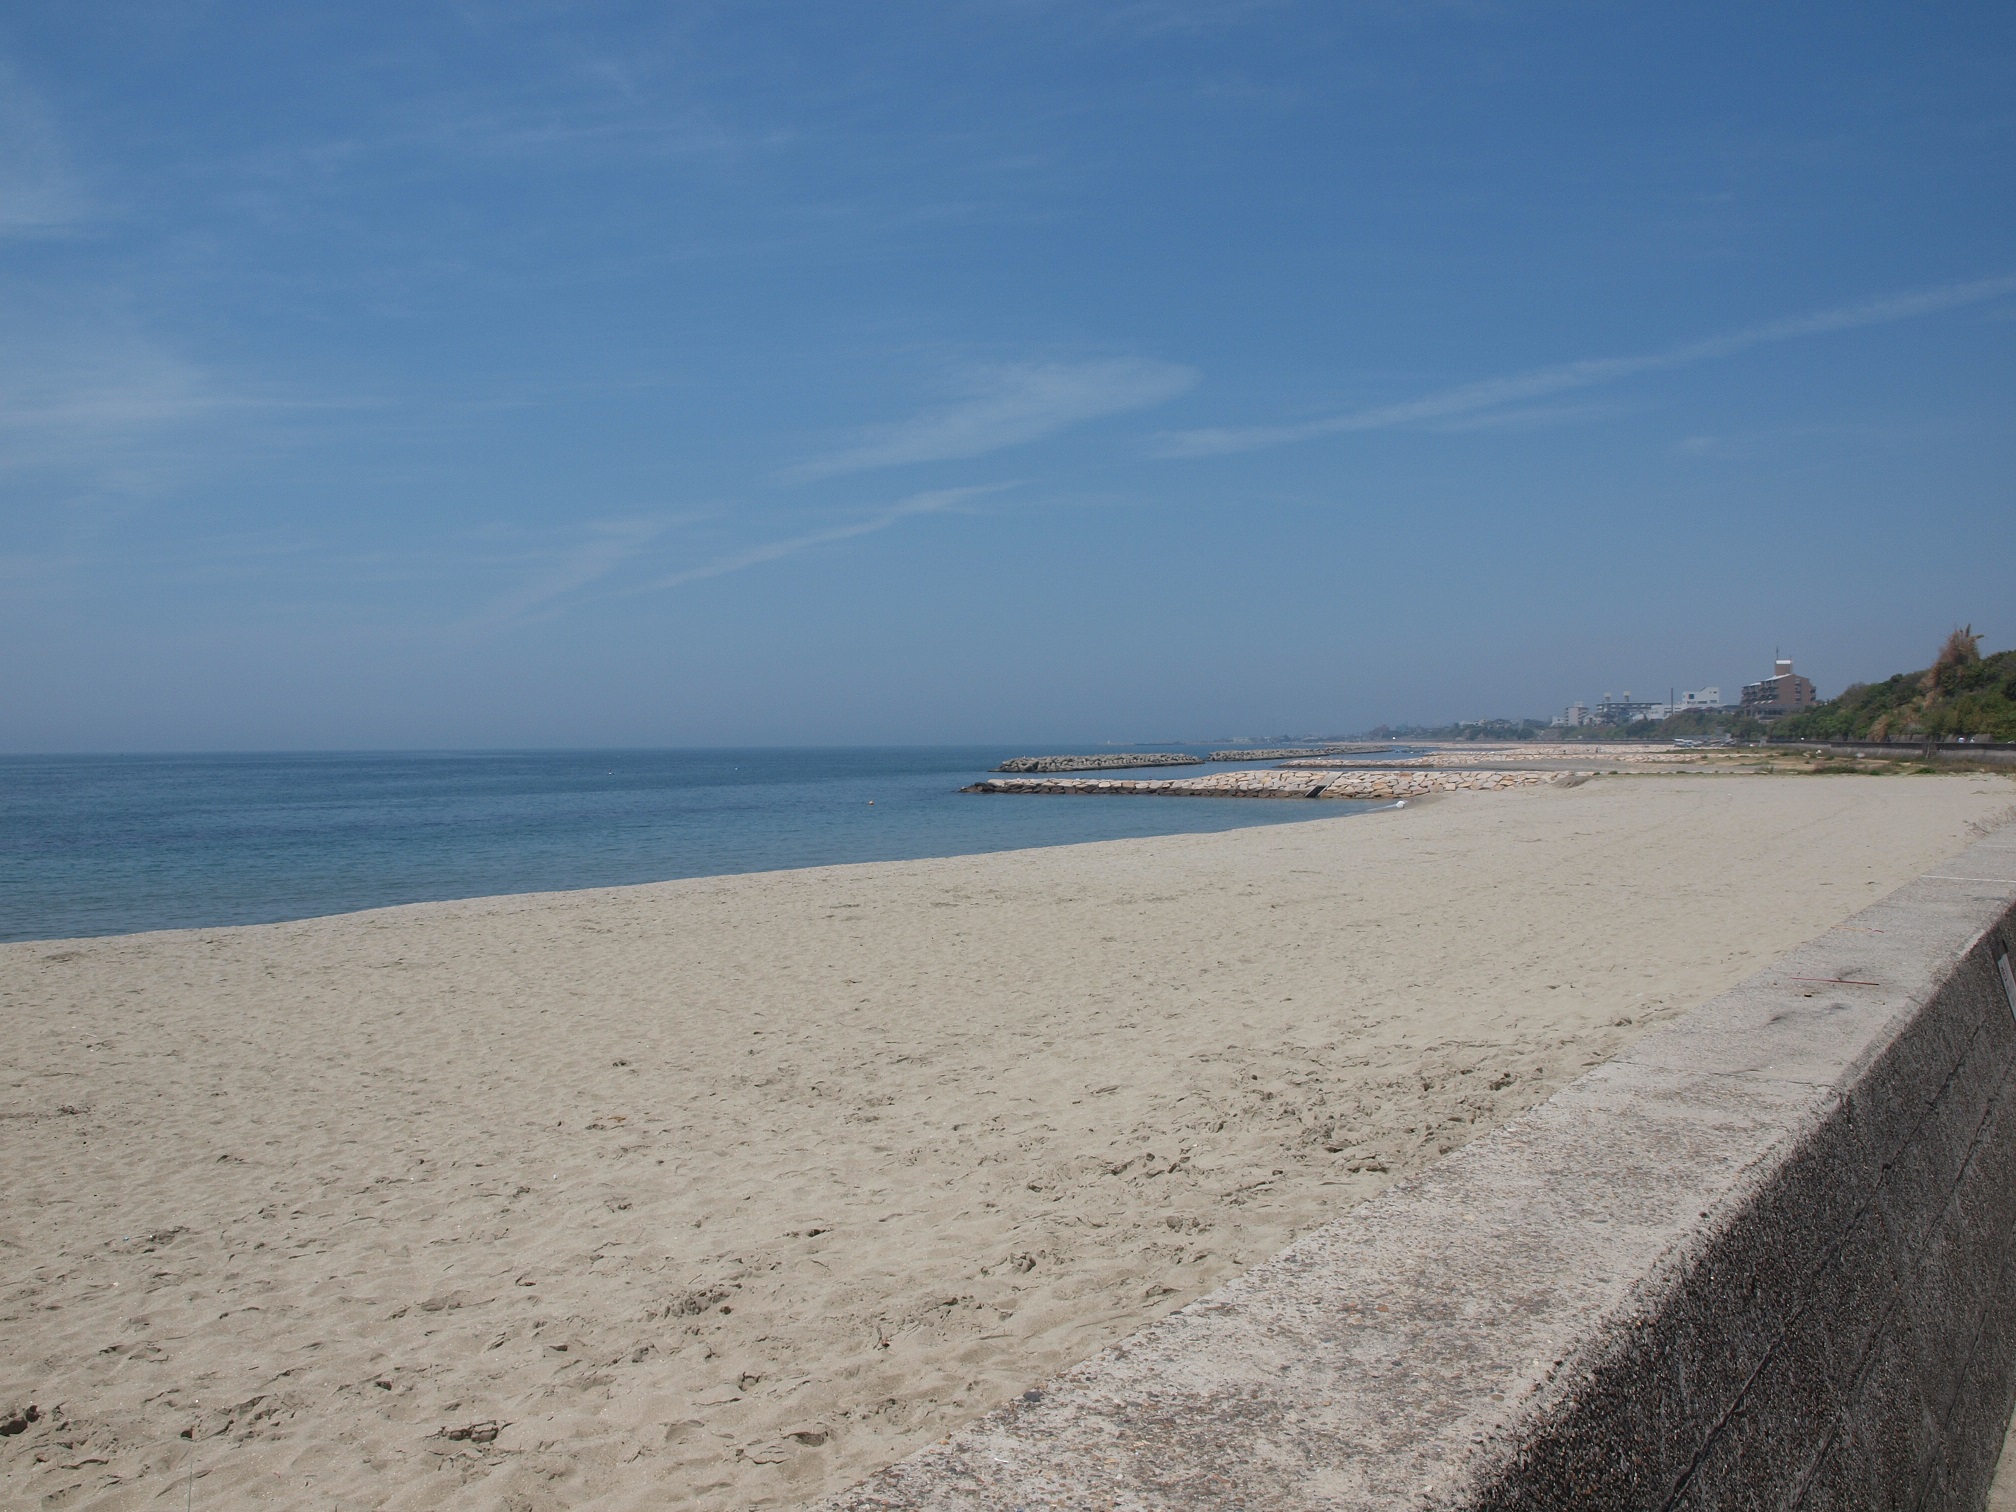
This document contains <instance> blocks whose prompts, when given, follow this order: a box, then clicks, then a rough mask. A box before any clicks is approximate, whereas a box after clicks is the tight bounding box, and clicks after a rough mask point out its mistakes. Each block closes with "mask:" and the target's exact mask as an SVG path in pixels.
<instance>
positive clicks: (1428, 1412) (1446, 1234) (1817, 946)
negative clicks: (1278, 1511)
mask: <svg viewBox="0 0 2016 1512" xmlns="http://www.w3.org/2000/svg"><path fill="white" fill-rule="evenodd" d="M2012 904H2016V826H2012V827H2009V828H2005V829H2002V830H2000V831H1997V832H1995V833H1993V834H1991V835H1989V836H1988V837H1986V838H1984V839H1983V840H1982V841H1980V842H1979V843H1977V844H1975V845H1974V846H1972V847H1970V848H1969V849H1968V850H1966V851H1964V852H1962V853H1961V854H1960V855H1959V856H1956V857H1954V858H1953V859H1952V860H1950V861H1948V862H1945V863H1942V864H1941V865H1939V866H1938V867H1937V868H1936V869H1935V870H1934V871H1933V872H1931V873H1929V874H1927V875H1926V876H1924V877H1922V878H1920V879H1919V880H1917V881H1915V882H1912V883H1910V884H1908V885H1906V886H1905V887H1903V888H1901V889H1899V890H1898V891H1897V892H1895V893H1893V894H1891V895H1890V896H1889V897H1887V898H1885V899H1884V900H1882V901H1881V902H1879V903H1877V904H1875V905H1873V906H1872V907H1870V908H1868V909H1866V910H1864V911H1863V912H1862V913H1860V914H1858V915H1856V916H1854V917H1853V918H1852V919H1850V920H1849V921H1847V922H1846V923H1845V924H1843V925H1841V926H1839V927H1837V928H1835V929H1832V930H1829V931H1828V932H1827V933H1826V934H1824V935H1822V936H1821V937H1819V938H1818V939H1815V940H1813V941H1811V942H1809V943H1807V944H1806V945H1803V946H1801V947H1800V948H1798V949H1797V950H1795V951H1793V952H1792V953H1791V954H1789V955H1788V956H1786V957H1784V958H1783V959H1782V960H1780V961H1778V962H1777V963H1775V964H1774V965H1773V966H1771V967H1770V968H1768V969H1767V970H1765V971H1763V972H1760V973H1758V974H1757V975H1755V976H1754V977H1752V978H1750V979H1749V980H1748V981H1746V982H1744V983H1742V984H1741V985H1739V986H1738V987H1736V988H1735V989H1733V990H1732V991H1730V992H1728V993H1725V994H1723V995H1722V996H1720V997H1718V998H1715V999H1713V1000H1712V1001H1710V1002H1708V1003H1706V1004H1704V1005H1703V1006H1702V1007H1700V1008H1698V1009H1696V1010H1694V1011H1693V1012H1691V1013H1689V1014H1688V1015H1686V1016H1685V1017H1684V1018H1682V1019H1680V1020H1679V1021H1677V1022H1676V1023H1674V1024H1673V1025H1672V1026H1670V1027H1668V1028H1666V1029H1664V1030H1662V1031H1659V1032H1656V1033H1653V1034H1650V1035H1648V1036H1646V1037H1645V1038H1644V1039H1642V1040H1640V1041H1638V1042H1637V1044H1636V1045H1635V1046H1633V1047H1632V1048H1631V1049H1629V1050H1627V1051H1626V1052H1625V1053H1624V1054H1622V1055H1621V1056H1619V1057H1618V1058H1616V1059H1615V1060H1612V1061H1610V1062H1608V1063H1606V1064H1604V1065H1602V1066H1599V1067H1597V1068H1596V1069H1594V1070H1592V1071H1590V1072H1589V1073H1587V1074H1585V1075H1584V1076H1582V1077H1581V1078H1579V1079H1578V1080H1577V1081H1575V1082H1573V1083H1572V1084H1570V1085H1569V1086H1568V1087H1566V1088H1564V1089H1563V1090H1562V1091H1561V1092H1559V1093H1557V1094H1556V1095H1555V1096H1554V1097H1553V1098H1552V1099H1550V1100H1549V1101H1548V1102H1546V1103H1544V1104H1542V1105H1540V1106H1539V1107H1537V1108H1535V1109H1534V1110H1532V1111H1531V1112H1529V1113H1528V1114H1526V1115H1525V1116H1524V1117H1522V1118H1520V1119H1518V1120H1517V1121H1515V1122H1514V1123H1512V1124H1510V1125H1508V1126H1506V1127H1505V1128H1503V1129H1501V1130H1499V1131H1498V1132H1496V1133H1495V1134H1492V1135H1490V1136H1488V1137H1486V1138H1484V1139H1481V1140H1479V1141H1477V1142H1476V1143H1474V1144H1472V1145H1470V1146H1468V1147H1467V1148H1465V1149H1464V1150H1462V1151H1460V1152H1458V1153H1457V1154H1455V1155H1453V1156H1451V1157H1450V1158H1449V1159H1447V1160H1446V1161H1444V1162H1443V1163H1442V1164H1440V1165H1439V1166H1437V1167H1435V1168H1434V1169H1433V1170H1431V1171H1428V1172H1426V1173H1424V1174H1423V1175H1421V1176H1419V1177H1416V1178H1413V1179H1410V1180H1408V1181H1404V1182H1402V1183H1400V1184H1398V1185H1396V1186H1395V1187H1393V1188H1392V1189H1390V1190H1389V1191H1388V1192H1386V1193H1385V1194H1383V1195H1382V1196H1380V1197H1378V1198H1375V1199H1374V1200H1372V1201H1370V1202H1367V1203H1365V1204H1363V1205H1361V1206H1359V1207H1357V1208H1355V1209H1353V1210H1352V1211H1350V1212H1348V1213H1346V1214H1344V1215H1343V1216H1342V1217H1340V1218H1338V1219H1336V1220H1334V1221H1332V1222H1330V1223H1327V1224H1325V1225H1323V1226H1322V1227H1321V1228H1318V1229H1316V1230H1315V1231H1313V1232H1311V1233H1310V1234H1308V1235H1306V1236H1305V1237H1304V1238H1302V1239H1301V1240H1299V1241H1298V1242H1296V1243H1295V1244H1293V1245H1292V1246H1290V1247H1289V1248H1288V1249H1287V1250H1285V1251H1283V1252H1282V1253H1281V1254H1280V1255H1278V1256H1276V1257H1275V1258H1273V1259H1272V1260H1270V1261H1267V1262H1266V1263H1264V1264H1262V1265H1259V1266H1256V1267H1254V1268H1253V1269H1252V1270H1250V1271H1248V1272H1246V1273H1245V1274H1244V1275H1242V1276H1240V1277H1238V1278H1237V1279H1235V1280H1234V1281H1232V1282H1231V1283H1230V1284H1228V1285H1227V1286H1225V1287H1223V1288H1221V1289H1219V1290H1218V1291H1216V1292H1214V1293H1212V1294H1210V1295H1208V1296H1206V1297H1203V1298H1200V1299H1199V1300H1198V1301H1196V1302H1194V1303H1192V1304H1190V1305H1189V1306H1187V1307H1185V1308H1183V1309H1182V1310H1180V1311H1178V1312H1176V1313H1173V1314H1171V1315H1169V1316H1168V1317H1166V1318H1164V1319H1163V1320H1161V1321H1160V1322H1158V1323H1156V1324H1154V1325H1153V1326H1151V1327H1149V1328H1148V1329H1146V1330H1144V1331H1143V1332H1141V1333H1140V1334H1138V1335H1135V1336H1134V1337H1132V1338H1130V1339H1127V1340H1125V1341H1123V1342H1121V1343H1119V1344H1116V1345H1114V1346H1112V1347H1110V1348H1108V1349H1107V1350H1105V1351H1103V1352H1101V1353H1100V1354H1099V1355H1097V1356H1095V1357H1093V1358H1092V1359H1091V1360H1088V1361H1087V1362H1085V1363H1084V1364H1083V1365H1081V1366H1079V1367H1077V1368H1076V1369H1074V1370H1072V1371H1070V1372H1067V1373H1066V1374H1064V1375H1063V1376H1061V1377H1059V1378H1057V1379H1056V1380H1054V1381H1051V1382H1048V1383H1045V1384H1044V1385H1042V1386H1040V1387H1037V1388H1034V1389H1032V1390H1030V1391H1029V1392H1027V1393H1025V1394H1024V1396H1023V1397H1022V1398H1021V1399H1020V1400H1018V1401H1016V1402H1014V1403H1011V1404H1010V1405H1009V1406H1007V1407H1005V1408H1002V1409H999V1410H997V1411H996V1412H994V1413H991V1414H989V1415H988V1416H986V1417H983V1418H981V1419H980V1420H978V1421H977V1422H975V1423H973V1424H971V1425H969V1426H968V1427H967V1428H965V1429H963V1430H961V1431H960V1432H958V1433H956V1434H954V1435H952V1436H951V1437H950V1438H949V1439H947V1440H945V1441H943V1442H941V1443H940V1444H938V1445H936V1446H933V1447H932V1448H929V1449H926V1450H924V1451H922V1452H921V1453H919V1454H916V1455H913V1456H912V1457H910V1458H909V1459H907V1460H905V1461H902V1462H900V1463H898V1464H896V1465H894V1466H891V1467H890V1468H888V1469H887V1470H885V1471H883V1472H881V1473H879V1474H878V1475H876V1476H874V1477H872V1478H870V1479H869V1480H868V1481H866V1482H864V1483H862V1484H861V1485H860V1486H857V1487H855V1488H854V1489H853V1490H851V1491H849V1492H846V1493H843V1494H842V1495H840V1496H838V1497H835V1498H832V1499H830V1500H829V1501H828V1502H827V1503H825V1504H824V1505H825V1506H827V1507H828V1508H829V1509H831V1512H869V1509H896V1508H925V1507H933V1508H972V1509H986V1512H997V1509H998V1512H1009V1509H1033V1508H1038V1507H1043V1508H1050V1507H1058V1508H1062V1507H1073V1508H1079V1507H1099V1506H1112V1507H1125V1508H1156V1507H1160V1508H1189V1507H1200V1508H1201V1507H1213V1508H1218V1507H1235V1506H1236V1507H1242V1508H1284V1509H1285V1508H1290V1507H1293V1508H1304V1507H1345V1506H1348V1507H1353V1508H1381V1509H1383V1508H1394V1509H1398V1508H1424V1507H1455V1506H1464V1505H1473V1504H1474V1503H1475V1500H1476V1495H1477V1492H1478V1488H1479V1487H1481V1486H1485V1485H1487V1484H1489V1483H1490V1482H1491V1481H1492V1479H1493V1478H1494V1477H1495V1476H1498V1475H1500V1474H1502V1473H1503V1471H1504V1469H1505V1465H1506V1462H1507V1458H1508V1456H1510V1455H1512V1454H1513V1453H1514V1452H1515V1451H1516V1446H1517V1445H1518V1444H1520V1443H1521V1442H1523V1441H1526V1440H1529V1439H1530V1438H1531V1436H1532V1433H1533V1431H1534V1430H1535V1427H1536V1425H1539V1424H1543V1423H1545V1422H1546V1421H1548V1420H1549V1419H1550V1418H1556V1417H1559V1416H1560V1415H1561V1414H1562V1413H1563V1412H1564V1411H1566V1410H1568V1409H1569V1408H1572V1406H1573V1394H1574V1393H1575V1392H1576V1391H1578V1390H1582V1389H1585V1386H1584V1383H1585V1382H1586V1379H1587V1369H1586V1368H1585V1367H1587V1365H1588V1362H1589V1360H1590V1359H1591V1358H1592V1357H1593V1356H1594V1355H1595V1354H1598V1353H1601V1352H1602V1351H1603V1350H1605V1349H1607V1348H1610V1347H1611V1346H1612V1345H1613V1344H1614V1341H1615V1340H1616V1339H1617V1338H1619V1337H1629V1336H1630V1335H1631V1333H1632V1331H1633V1330H1634V1329H1643V1328H1647V1327H1649V1326H1650V1321H1649V1320H1651V1319H1652V1318H1653V1317H1654V1315H1655V1314H1656V1313H1657V1312H1658V1310H1659V1308H1660V1306H1661V1305H1662V1301H1663V1299H1665V1298H1666V1297H1667V1296H1668V1294H1670V1292H1671V1291H1672V1289H1673V1287H1674V1286H1675V1284H1676V1283H1677V1279H1678V1278H1679V1277H1680V1276H1681V1275H1682V1274H1684V1273H1685V1272H1686V1271H1687V1270H1688V1268H1689V1266H1690V1265H1691V1264H1692V1263H1694V1262H1695V1261H1697V1260H1698V1259H1699V1257H1700V1256H1701V1255H1702V1254H1703V1253H1704V1252H1705V1251H1706V1250H1707V1249H1708V1247H1709V1246H1711V1245H1712V1244H1713V1243H1714V1242H1715V1241H1716V1239H1717V1237H1718V1236H1719V1235H1721V1234H1723V1233H1724V1232H1725V1231H1726V1230H1728V1229H1729V1228H1730V1226H1731V1225H1732V1224H1734V1223H1736V1222H1738V1221H1739V1219H1740V1217H1741V1215H1742V1214H1743V1212H1744V1210H1745V1209H1746V1207H1747V1206H1749V1205H1750V1204H1752V1203H1753V1202H1754V1201H1755V1199H1756V1197H1757V1193H1758V1191H1759V1189H1760V1183H1763V1182H1765V1181H1768V1180H1770V1179H1771V1178H1772V1176H1773V1174H1774V1172H1776V1171H1777V1170H1778V1169H1779V1168H1780V1167H1781V1166H1782V1165H1783V1164H1784V1162H1785V1160H1786V1159H1787V1157H1788V1152H1790V1151H1792V1150H1794V1149H1797V1148H1799V1147H1800V1146H1801V1145H1802V1143H1803V1142H1805V1141H1809V1140H1810V1139H1811V1138H1812V1137H1813V1135H1814V1131H1815V1130H1816V1129H1818V1128H1819V1127H1820V1125H1821V1124H1822V1122H1823V1121H1824V1120H1826V1119H1827V1118H1828V1117H1829V1115H1830V1114H1831V1113H1833V1112H1834V1110H1836V1109H1837V1108H1838V1107H1840V1106H1841V1105H1842V1103H1843V1101H1844V1099H1848V1098H1851V1097H1854V1096H1856V1095H1857V1090H1856V1089H1857V1088H1858V1086H1860V1085H1861V1084H1862V1083H1863V1082H1864V1080H1865V1078H1866V1076H1867V1074H1868V1072H1869V1070H1870V1068H1871V1067H1872V1066H1873V1065H1874V1064H1875V1063H1876V1062H1877V1061H1878V1060H1879V1059H1880V1058H1883V1057H1885V1056H1886V1055H1887V1056H1892V1057H1893V1058H1894V1056H1895V1053H1896V1047H1897V1046H1898V1044H1899V1041H1900V1035H1901V1034H1902V1032H1903V1030H1904V1029H1905V1027H1906V1026H1908V1025H1910V1024H1912V1023H1913V1022H1914V1020H1915V1019H1916V1018H1917V1017H1918V1016H1919V1015H1920V1014H1921V1012H1922V1010H1923V1008H1924V1005H1925V1004H1926V1003H1927V1002H1928V1000H1929V999H1930V997H1931V996H1932V995H1933V994H1934V993H1935V992H1937V991H1938V990H1939V989H1940V988H1941V985H1942V983H1944V982H1946V981H1947V980H1948V979H1949V978H1950V977H1951V976H1952V974H1953V972H1954V970H1955V967H1956V963H1958V962H1959V961H1961V960H1962V958H1963V957H1966V956H1967V955H1968V953H1969V952H1970V951H1971V950H1973V949H1974V948H1975V947H1976V946H1977V945H1978V944H1979V943H1980V942H1981V939H1982V936H1983V933H1984V931H1986V930H1989V929H1991V928H1993V927H1995V926H1996V925H1997V924H1998V923H2000V921H2001V920H2003V918H2004V917H2005V916H2006V915H2007V914H2008V913H2009V911H2010V909H2011V906H2012ZM2012 1010H2016V1005H2012ZM1918 1039H1919V1040H1923V1039H1924V1036H1923V1035H1920V1036H1918ZM1911 1053H1913V1054H1932V1055H1936V1054H1939V1053H1943V1052H1942V1051H1941V1049H1940V1047H1939V1046H1937V1045H1936V1044H1935V1045H1931V1046H1930V1048H1929V1049H1927V1050H1913V1051H1912V1052H1911ZM1903 1074H1905V1075H1909V1074H1910V1068H1909V1067H1906V1068H1905V1070H1904V1073H1903ZM1926 1074H1928V1075H1934V1074H1939V1073H1937V1072H1936V1071H1935V1070H1928V1072H1927V1073H1926ZM1867 1123H1868V1127H1869V1128H1870V1129H1871V1130H1873V1131H1874V1132H1873V1133H1872V1134H1871V1135H1870V1136H1869V1137H1871V1138H1874V1139H1877V1140H1883V1139H1892V1140H1901V1139H1903V1138H1904V1137H1905V1133H1906V1131H1905V1130H1903V1129H1901V1128H1899V1129H1894V1130H1886V1128H1885V1126H1884V1124H1883V1120H1882V1117H1881V1110H1880V1109H1879V1110H1876V1114H1875V1115H1874V1116H1873V1117H1872V1118H1871V1119H1870V1120H1868V1121H1867ZM1877 1158H1880V1159H1888V1158H1889V1157H1888V1155H1886V1154H1884V1153H1883V1152H1881V1151H1878V1152H1877ZM1822 1195H1823V1198H1824V1194H1822Z"/></svg>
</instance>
